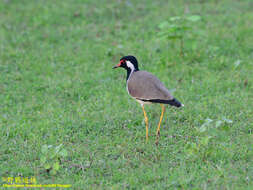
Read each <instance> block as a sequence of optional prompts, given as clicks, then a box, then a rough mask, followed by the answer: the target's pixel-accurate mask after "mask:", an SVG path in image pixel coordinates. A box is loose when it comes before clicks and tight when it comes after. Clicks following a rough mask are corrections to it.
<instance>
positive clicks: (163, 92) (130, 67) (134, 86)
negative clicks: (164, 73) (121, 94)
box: [113, 55, 184, 144]
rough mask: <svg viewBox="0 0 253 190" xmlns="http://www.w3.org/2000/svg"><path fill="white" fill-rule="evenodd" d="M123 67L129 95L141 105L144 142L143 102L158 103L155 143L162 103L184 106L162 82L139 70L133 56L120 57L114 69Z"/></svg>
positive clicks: (145, 115) (158, 130)
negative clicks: (158, 114) (125, 71)
mask: <svg viewBox="0 0 253 190" xmlns="http://www.w3.org/2000/svg"><path fill="white" fill-rule="evenodd" d="M119 67H123V68H124V69H126V70H127V78H126V80H127V91H128V94H129V95H130V96H132V97H133V98H134V99H136V100H137V101H138V102H139V103H140V104H141V106H142V110H143V113H144V117H145V123H146V142H147V141H148V117H147V114H146V111H145V109H144V104H148V103H160V104H161V106H162V113H161V117H160V121H159V124H158V127H157V130H156V136H157V138H156V144H157V143H158V140H159V137H160V125H161V122H162V119H163V114H164V111H165V107H164V105H163V104H169V105H171V106H175V107H182V106H184V105H183V104H181V103H180V102H179V101H178V100H177V99H176V98H174V97H173V96H172V95H171V94H170V92H169V91H168V90H167V88H166V87H165V86H164V85H163V83H162V82H161V81H160V80H159V79H158V78H157V77H155V76H154V75H152V74H151V73H149V72H146V71H140V70H139V68H138V61H137V59H136V58H135V57H134V56H131V55H129V56H125V57H122V58H121V59H120V62H119V64H117V65H116V66H115V67H113V68H114V69H116V68H119Z"/></svg>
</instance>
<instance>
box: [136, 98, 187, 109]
mask: <svg viewBox="0 0 253 190" xmlns="http://www.w3.org/2000/svg"><path fill="white" fill-rule="evenodd" d="M137 99H138V100H142V101H144V102H152V103H161V104H169V105H171V106H175V107H178V108H179V107H183V106H184V104H181V102H179V101H178V100H177V99H176V98H173V99H172V100H161V99H149V100H145V99H139V98H137Z"/></svg>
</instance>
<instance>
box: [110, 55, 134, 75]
mask: <svg viewBox="0 0 253 190" xmlns="http://www.w3.org/2000/svg"><path fill="white" fill-rule="evenodd" d="M119 67H123V68H124V69H126V70H130V71H138V70H139V68H138V61H137V59H136V58H135V57H134V56H132V55H128V56H124V57H122V58H121V59H120V62H119V64H117V65H116V66H115V67H113V69H116V68H119Z"/></svg>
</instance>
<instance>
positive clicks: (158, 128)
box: [156, 104, 165, 144]
mask: <svg viewBox="0 0 253 190" xmlns="http://www.w3.org/2000/svg"><path fill="white" fill-rule="evenodd" d="M161 106H162V113H161V117H160V121H159V124H158V127H157V130H156V144H158V141H159V137H160V126H161V123H162V120H163V114H164V111H165V107H164V105H163V104H161Z"/></svg>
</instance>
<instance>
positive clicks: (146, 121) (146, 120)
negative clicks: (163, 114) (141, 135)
mask: <svg viewBox="0 0 253 190" xmlns="http://www.w3.org/2000/svg"><path fill="white" fill-rule="evenodd" d="M141 107H142V110H143V113H144V117H145V123H146V142H148V117H147V114H146V112H145V109H144V105H142V106H141Z"/></svg>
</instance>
